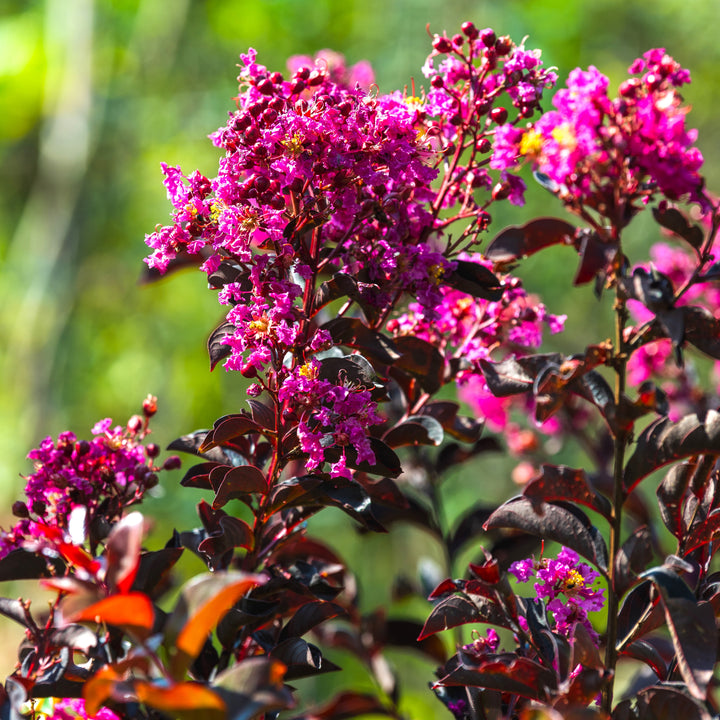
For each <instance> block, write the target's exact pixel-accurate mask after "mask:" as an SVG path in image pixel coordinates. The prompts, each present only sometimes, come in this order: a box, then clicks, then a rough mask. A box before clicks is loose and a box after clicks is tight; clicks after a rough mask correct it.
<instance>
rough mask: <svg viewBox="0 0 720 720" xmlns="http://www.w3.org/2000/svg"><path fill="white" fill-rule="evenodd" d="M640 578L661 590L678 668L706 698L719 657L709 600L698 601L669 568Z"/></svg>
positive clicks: (693, 690)
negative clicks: (711, 640) (646, 579)
mask: <svg viewBox="0 0 720 720" xmlns="http://www.w3.org/2000/svg"><path fill="white" fill-rule="evenodd" d="M640 577H642V578H648V579H650V580H652V582H653V583H654V584H655V586H656V587H657V589H658V590H659V592H660V598H661V600H662V604H663V607H664V610H665V620H666V622H667V626H668V630H669V631H670V637H671V638H672V642H673V647H674V648H675V657H676V659H677V664H678V668H679V669H680V674H681V675H682V677H683V680H684V681H685V683H686V684H687V687H688V690H689V691H690V693H691V694H692V695H693V696H694V697H696V698H698V699H699V700H704V699H705V698H706V696H707V692H708V683H709V682H710V680H711V678H712V675H713V668H714V666H715V661H716V659H717V642H708V639H709V638H715V637H716V629H715V612H714V610H713V607H712V605H711V604H710V603H709V602H703V601H700V602H697V601H696V600H695V597H694V595H693V593H692V591H691V590H690V588H688V586H687V585H686V584H685V583H684V582H683V580H682V579H681V578H680V577H679V576H678V575H677V574H676V573H675V572H673V571H672V570H671V569H669V568H667V567H657V568H653V569H651V570H648V571H647V572H645V573H643V574H642V575H641V576H640Z"/></svg>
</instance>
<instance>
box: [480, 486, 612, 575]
mask: <svg viewBox="0 0 720 720" xmlns="http://www.w3.org/2000/svg"><path fill="white" fill-rule="evenodd" d="M503 527H505V528H515V529H516V530H523V531H524V532H527V533H530V534H531V535H538V536H540V537H542V538H545V539H546V540H555V541H556V542H559V543H561V544H563V545H565V546H567V547H569V548H571V549H572V550H575V552H577V553H578V554H580V555H582V556H583V557H584V558H586V559H588V560H590V562H592V563H593V564H594V565H595V566H596V567H597V568H598V569H599V570H601V571H602V573H603V574H604V575H607V563H608V552H607V547H606V545H605V541H604V540H603V538H602V535H601V534H600V532H599V531H598V529H597V528H596V527H595V526H594V525H593V524H592V523H591V522H590V520H589V519H588V517H587V515H585V514H584V513H583V512H581V511H580V510H578V509H577V508H571V507H569V506H560V505H556V504H550V503H545V502H538V501H534V500H531V499H529V498H526V497H516V498H513V499H511V500H508V501H507V502H506V503H505V504H504V505H501V506H500V507H499V508H498V509H497V510H496V511H495V512H494V513H493V514H492V515H491V516H490V517H489V518H488V520H487V521H486V522H485V529H486V530H489V529H492V528H503Z"/></svg>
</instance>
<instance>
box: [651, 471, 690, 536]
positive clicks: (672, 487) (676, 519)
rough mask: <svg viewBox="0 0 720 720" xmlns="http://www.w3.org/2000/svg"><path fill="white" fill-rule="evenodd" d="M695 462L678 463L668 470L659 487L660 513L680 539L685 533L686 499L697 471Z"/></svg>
mask: <svg viewBox="0 0 720 720" xmlns="http://www.w3.org/2000/svg"><path fill="white" fill-rule="evenodd" d="M695 467H696V466H695V464H694V463H688V462H684V463H678V464H677V465H674V466H673V467H671V468H670V470H668V472H667V475H665V477H664V478H663V481H662V482H661V483H660V485H659V486H658V489H657V497H658V505H659V507H660V515H661V516H662V519H663V522H664V523H665V526H666V527H667V529H668V530H669V531H670V532H671V533H672V534H673V535H674V536H675V537H676V538H677V539H678V540H682V538H683V536H684V535H685V525H684V523H683V507H684V504H685V503H684V500H685V497H686V495H687V493H688V486H689V484H690V481H691V480H692V476H693V473H694V472H695Z"/></svg>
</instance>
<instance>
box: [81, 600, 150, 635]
mask: <svg viewBox="0 0 720 720" xmlns="http://www.w3.org/2000/svg"><path fill="white" fill-rule="evenodd" d="M67 620H68V622H98V623H106V624H107V625H112V626H114V627H118V628H120V629H121V630H124V631H125V632H128V633H131V634H133V635H136V636H137V637H140V638H143V639H144V638H147V637H149V635H150V633H151V632H152V628H153V624H154V622H155V610H154V608H153V604H152V601H151V600H150V598H149V597H148V596H147V595H144V594H143V593H139V592H131V593H125V594H123V595H111V596H110V597H107V598H104V599H102V600H100V601H99V602H96V603H93V604H92V605H89V606H87V607H86V608H84V609H83V610H80V611H79V612H77V613H75V614H73V615H71V616H70V617H68V618H67Z"/></svg>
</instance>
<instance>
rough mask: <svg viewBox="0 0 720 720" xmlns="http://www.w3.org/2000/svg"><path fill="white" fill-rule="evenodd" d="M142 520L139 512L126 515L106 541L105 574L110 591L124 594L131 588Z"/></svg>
mask: <svg viewBox="0 0 720 720" xmlns="http://www.w3.org/2000/svg"><path fill="white" fill-rule="evenodd" d="M143 525H144V519H143V516H142V515H141V514H140V513H139V512H132V513H130V514H129V515H126V516H125V517H124V518H122V520H120V522H118V523H117V525H115V527H114V528H113V529H112V531H111V532H110V535H109V536H108V539H107V544H106V550H107V567H108V569H107V573H106V576H105V581H106V582H107V584H108V586H109V588H110V591H111V592H113V593H115V592H121V593H126V592H128V591H129V590H130V588H131V587H132V584H133V581H134V580H135V575H136V574H137V570H138V567H139V565H140V550H141V548H142V538H143Z"/></svg>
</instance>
